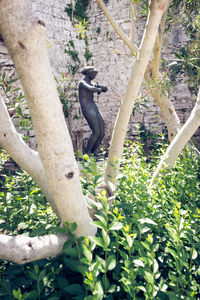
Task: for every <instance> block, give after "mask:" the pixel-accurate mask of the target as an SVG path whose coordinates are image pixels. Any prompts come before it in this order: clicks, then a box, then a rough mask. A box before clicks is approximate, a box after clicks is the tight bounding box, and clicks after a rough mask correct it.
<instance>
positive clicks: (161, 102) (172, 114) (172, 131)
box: [144, 64, 180, 141]
mask: <svg viewBox="0 0 200 300" xmlns="http://www.w3.org/2000/svg"><path fill="white" fill-rule="evenodd" d="M150 66H151V64H149V67H147V69H146V71H145V75H144V77H145V79H146V81H147V82H149V83H150V85H151V88H150V92H151V95H152V97H153V98H154V100H155V102H156V103H157V104H158V106H159V107H160V110H161V112H162V115H163V118H164V120H165V123H166V126H167V131H168V138H169V141H172V140H173V138H174V137H175V135H176V134H177V132H178V130H179V128H180V119H179V117H178V115H177V113H176V111H175V109H174V106H173V104H172V102H171V100H170V98H169V97H168V95H167V93H166V92H165V91H161V89H160V88H159V84H158V80H160V81H162V76H161V74H160V73H159V72H158V73H157V83H155V82H154V78H153V76H152V69H151V67H150ZM154 71H155V69H154Z"/></svg>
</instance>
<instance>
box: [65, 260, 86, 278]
mask: <svg viewBox="0 0 200 300" xmlns="http://www.w3.org/2000/svg"><path fill="white" fill-rule="evenodd" d="M63 260H64V263H65V265H66V266H67V267H68V268H70V269H71V270H72V271H75V272H78V273H81V274H83V273H84V272H85V266H84V265H82V264H81V263H80V262H79V261H77V260H75V259H72V258H63Z"/></svg>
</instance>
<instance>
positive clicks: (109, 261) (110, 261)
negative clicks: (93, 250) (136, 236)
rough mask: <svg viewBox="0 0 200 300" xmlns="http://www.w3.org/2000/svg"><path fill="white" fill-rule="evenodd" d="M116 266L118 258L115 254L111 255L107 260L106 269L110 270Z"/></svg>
mask: <svg viewBox="0 0 200 300" xmlns="http://www.w3.org/2000/svg"><path fill="white" fill-rule="evenodd" d="M115 267H116V258H115V256H114V255H109V256H108V258H107V261H106V269H107V270H108V271H111V270H113V269H114V268H115Z"/></svg>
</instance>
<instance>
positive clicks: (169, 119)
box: [96, 0, 180, 141]
mask: <svg viewBox="0 0 200 300" xmlns="http://www.w3.org/2000/svg"><path fill="white" fill-rule="evenodd" d="M96 1H97V2H98V4H99V6H100V7H101V9H102V11H103V12H104V14H105V15H106V17H107V19H108V21H109V22H110V24H111V25H112V27H113V29H114V30H115V31H116V33H117V34H118V35H119V36H120V37H121V39H122V40H123V42H124V43H125V44H126V46H128V47H129V49H130V50H131V51H132V52H133V53H135V52H136V53H138V48H137V46H136V45H134V44H133V43H132V42H131V40H129V39H128V38H127V36H126V35H125V34H124V33H123V32H122V31H121V29H120V27H119V26H118V25H117V23H116V22H115V20H114V19H113V18H112V16H111V15H110V13H109V12H108V10H107V8H106V6H105V4H104V3H103V0H96ZM170 3H171V0H170V1H168V6H169V4H170ZM165 18H166V16H165V14H164V16H163V23H162V24H164V22H165ZM163 30H164V26H162V27H161V36H162V31H163ZM161 36H160V40H159V46H158V49H157V51H156V61H155V64H154V71H153V72H154V75H155V71H156V70H158V68H159V59H160V49H161V41H162V38H161ZM156 72H157V71H156ZM156 74H157V73H156ZM150 79H151V81H152V80H153V79H154V77H153V75H152V70H151V72H149V68H147V70H146V72H145V80H150ZM159 79H161V75H160V74H159ZM152 83H153V81H152V82H151V85H152ZM152 96H153V97H154V100H155V102H156V103H157V104H158V106H159V107H160V109H161V111H162V114H163V118H164V120H165V122H166V125H167V129H168V135H169V140H170V141H171V140H172V139H173V137H174V136H175V135H176V133H177V131H178V129H179V127H180V120H179V117H178V115H177V113H176V111H175V109H174V106H173V105H172V102H171V100H170V99H169V97H168V96H167V95H166V93H165V94H164V95H162V97H161V91H160V88H159V87H156V86H154V87H153V93H152ZM167 107H169V109H166V108H167Z"/></svg>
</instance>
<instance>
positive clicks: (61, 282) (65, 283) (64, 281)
mask: <svg viewBox="0 0 200 300" xmlns="http://www.w3.org/2000/svg"><path fill="white" fill-rule="evenodd" d="M56 280H57V282H58V286H59V288H61V289H64V288H65V287H67V286H68V285H69V282H68V280H67V279H66V278H64V277H60V276H59V277H57V279H56Z"/></svg>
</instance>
